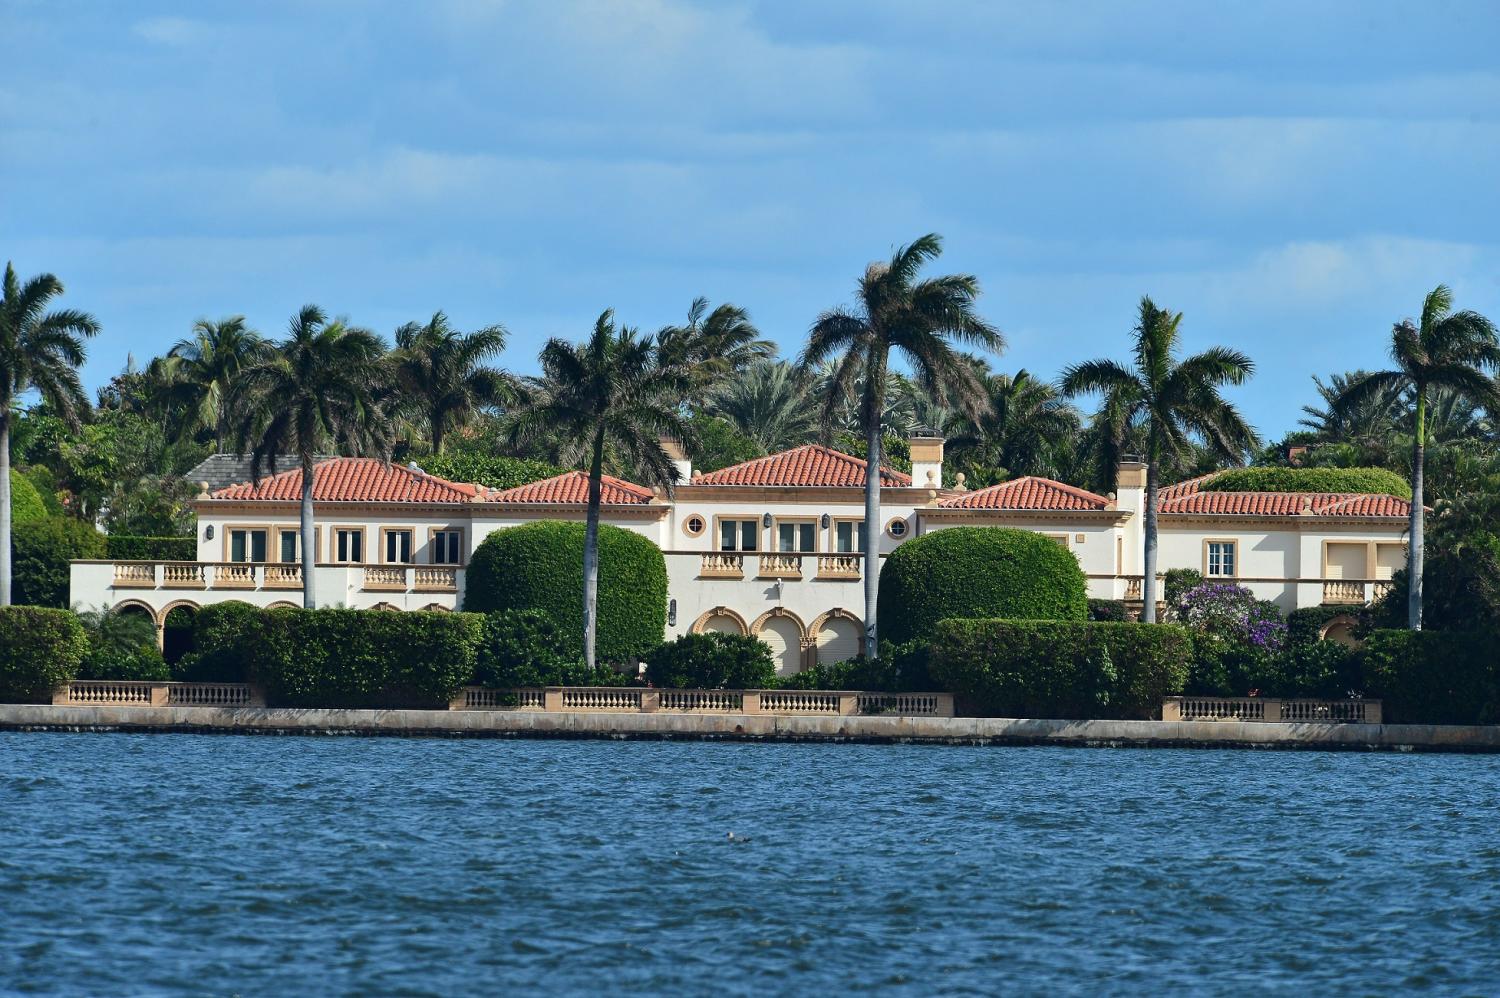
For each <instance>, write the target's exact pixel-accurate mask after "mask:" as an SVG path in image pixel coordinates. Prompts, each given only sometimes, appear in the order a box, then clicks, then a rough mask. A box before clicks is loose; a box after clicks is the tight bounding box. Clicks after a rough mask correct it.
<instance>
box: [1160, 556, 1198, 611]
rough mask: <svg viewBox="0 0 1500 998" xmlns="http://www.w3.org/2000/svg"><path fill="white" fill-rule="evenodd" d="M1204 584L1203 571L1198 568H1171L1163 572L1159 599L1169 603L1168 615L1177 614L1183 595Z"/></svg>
mask: <svg viewBox="0 0 1500 998" xmlns="http://www.w3.org/2000/svg"><path fill="white" fill-rule="evenodd" d="M1201 585H1203V573H1202V572H1200V571H1198V570H1197V569H1196V568H1169V569H1167V570H1166V571H1165V572H1163V573H1162V582H1161V593H1160V595H1159V597H1158V598H1159V599H1160V600H1161V601H1162V602H1164V603H1166V604H1167V617H1168V619H1171V618H1173V617H1175V616H1176V614H1177V607H1178V605H1179V604H1181V603H1182V597H1184V596H1186V595H1187V594H1188V593H1189V592H1191V591H1192V590H1194V589H1197V588H1198V587H1199V586H1201Z"/></svg>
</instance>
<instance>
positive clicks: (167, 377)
mask: <svg viewBox="0 0 1500 998" xmlns="http://www.w3.org/2000/svg"><path fill="white" fill-rule="evenodd" d="M265 352H266V342H265V340H263V339H261V336H260V334H259V333H257V332H256V331H255V330H253V329H251V328H250V327H249V326H248V325H246V324H245V317H244V316H243V315H231V316H229V317H228V318H224V319H219V320H212V319H199V320H198V321H197V322H195V323H193V334H192V335H191V336H189V337H186V338H185V339H181V340H178V341H177V342H176V343H175V344H174V345H173V346H172V349H171V350H168V351H167V355H166V356H165V357H163V358H161V359H160V360H159V361H155V362H153V364H152V366H151V368H150V369H148V375H149V376H150V377H151V379H152V380H153V381H155V382H156V383H157V384H158V385H160V387H161V388H162V389H164V390H165V392H166V396H167V403H168V406H169V407H170V408H171V409H173V410H175V411H177V412H179V413H180V414H181V417H180V418H181V423H180V425H179V426H178V427H176V430H177V433H176V435H177V436H179V437H183V436H188V435H191V434H197V433H199V431H202V430H207V431H208V432H210V433H212V434H213V438H214V450H215V452H217V453H220V454H222V453H223V452H224V447H225V445H226V444H227V443H228V442H229V437H230V433H231V426H230V424H231V423H232V421H233V420H232V418H231V410H230V404H229V395H230V389H231V386H232V385H233V384H234V380H235V379H236V378H237V377H239V375H240V372H241V371H244V370H245V369H246V368H248V367H250V366H251V365H252V364H254V363H256V362H257V361H258V360H260V359H262V358H263V357H264V356H265Z"/></svg>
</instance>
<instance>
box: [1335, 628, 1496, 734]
mask: <svg viewBox="0 0 1500 998" xmlns="http://www.w3.org/2000/svg"><path fill="white" fill-rule="evenodd" d="M1496 643H1497V636H1496V635H1494V634H1489V633H1484V632H1468V633H1465V632H1461V631H1397V630H1380V631H1374V632H1372V633H1371V634H1370V636H1369V638H1368V639H1367V640H1366V641H1365V646H1364V648H1362V649H1361V650H1360V652H1359V661H1360V669H1361V675H1362V678H1363V681H1364V692H1365V695H1366V696H1368V697H1373V698H1376V699H1379V700H1383V701H1385V704H1384V708H1385V710H1384V715H1385V721H1386V723H1397V724H1495V723H1500V656H1497V655H1496V654H1495V647H1496Z"/></svg>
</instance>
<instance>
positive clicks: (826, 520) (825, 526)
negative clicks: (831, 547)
mask: <svg viewBox="0 0 1500 998" xmlns="http://www.w3.org/2000/svg"><path fill="white" fill-rule="evenodd" d="M832 522H833V517H831V516H829V515H828V514H827V513H824V514H823V529H824V530H827V529H828V525H829V524H830V523H832Z"/></svg>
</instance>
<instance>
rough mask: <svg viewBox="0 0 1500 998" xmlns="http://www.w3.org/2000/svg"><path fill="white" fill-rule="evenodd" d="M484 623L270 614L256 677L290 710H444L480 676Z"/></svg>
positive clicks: (257, 632) (451, 618) (435, 616)
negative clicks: (477, 662) (478, 650)
mask: <svg viewBox="0 0 1500 998" xmlns="http://www.w3.org/2000/svg"><path fill="white" fill-rule="evenodd" d="M481 624H482V619H481V618H480V617H478V616H476V615H474V614H466V613H421V612H399V611H392V610H292V609H281V610H263V611H260V613H259V617H258V619H257V621H256V625H255V627H254V628H253V630H250V631H244V632H241V640H246V641H248V648H247V649H246V650H247V653H248V658H249V666H250V676H251V679H252V680H253V681H255V682H257V683H259V684H260V685H261V686H263V687H264V688H265V691H266V701H267V703H269V704H271V705H273V706H290V707H393V708H394V707H425V708H432V709H439V708H442V707H445V706H446V705H447V703H448V701H449V700H450V699H452V697H453V695H454V694H455V693H457V692H458V689H459V687H461V686H463V685H464V684H465V683H467V682H469V681H470V679H471V678H472V677H473V675H474V649H475V646H476V645H477V644H478V641H479V630H480V625H481Z"/></svg>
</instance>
